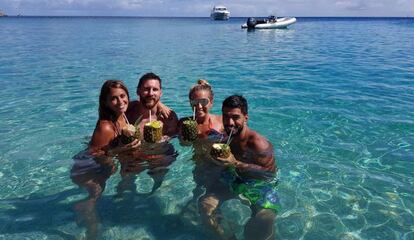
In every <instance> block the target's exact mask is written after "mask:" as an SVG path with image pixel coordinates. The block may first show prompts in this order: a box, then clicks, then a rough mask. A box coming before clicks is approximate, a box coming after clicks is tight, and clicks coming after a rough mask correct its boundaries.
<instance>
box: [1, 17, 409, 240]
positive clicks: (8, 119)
mask: <svg viewBox="0 0 414 240" xmlns="http://www.w3.org/2000/svg"><path fill="white" fill-rule="evenodd" d="M244 20H245V19H236V18H233V19H231V20H230V21H227V22H213V21H210V20H209V19H207V18H188V19H175V18H162V19H157V18H2V19H0V38H1V40H0V42H1V44H0V82H1V88H0V96H1V100H2V101H1V102H2V104H1V105H0V116H1V118H0V120H1V121H0V136H1V140H2V141H0V164H1V167H0V182H1V184H0V238H2V239H3V238H4V239H22V238H29V239H44V238H49V239H78V238H83V237H85V235H86V224H85V223H84V222H82V221H81V220H80V218H79V216H78V215H77V212H76V211H74V209H75V205H76V203H78V202H79V201H82V200H83V199H85V197H87V192H86V191H85V190H83V189H80V188H79V187H78V186H77V185H76V184H74V183H73V182H72V181H71V178H70V170H71V168H72V166H73V164H74V162H75V160H76V158H74V156H75V155H77V154H78V153H80V152H81V151H82V150H83V149H84V148H85V146H86V145H85V143H87V142H88V140H89V138H90V135H91V134H92V131H93V129H94V126H95V123H96V120H97V116H98V114H97V106H98V95H99V89H100V86H101V84H102V83H103V81H104V80H106V79H113V78H116V79H122V80H124V81H125V82H126V83H127V85H128V87H129V88H130V92H131V94H132V96H133V98H136V95H135V88H136V84H137V78H138V77H139V76H140V75H142V74H143V73H145V72H148V71H153V72H155V73H157V74H159V75H160V76H161V78H162V79H163V91H164V95H163V97H162V100H163V102H164V103H165V104H167V105H168V106H170V107H171V108H173V109H174V110H175V111H176V112H177V114H178V115H179V116H181V117H183V116H186V115H190V114H191V109H190V107H189V104H188V99H187V94H188V90H189V87H190V86H191V85H192V84H194V83H195V82H196V80H197V79H199V78H205V79H208V80H209V81H210V83H211V84H212V85H213V88H214V92H215V102H214V103H215V105H214V108H213V112H214V113H216V114H219V113H220V105H221V102H222V101H223V99H224V98H225V97H226V96H228V95H231V94H234V93H240V94H243V95H244V96H245V97H246V98H247V99H248V101H249V104H250V105H249V109H250V112H249V116H250V118H249V125H250V127H251V128H253V129H255V130H257V131H258V132H260V133H262V134H263V135H264V136H266V137H267V138H268V139H269V140H270V141H271V142H272V143H273V144H274V146H275V149H276V156H277V164H278V166H279V168H280V172H279V176H280V183H279V189H278V194H279V197H280V199H281V205H282V210H281V211H280V212H279V213H278V216H277V220H276V225H275V226H276V236H277V238H278V239H414V215H413V209H414V190H413V185H414V174H413V169H414V147H413V144H414V106H413V105H414V104H413V103H414V47H413V39H414V20H413V19H407V18H406V19H404V18H403V19H350V18H348V19H347V18H345V19H331V18H322V19H318V18H313V19H306V18H305V19H302V18H299V21H298V22H297V23H296V24H295V25H294V26H292V27H291V28H290V29H286V30H261V31H251V32H247V31H246V30H242V29H240V25H241V24H242V22H244ZM171 143H172V145H173V146H174V147H175V150H176V151H177V153H178V156H177V159H176V161H175V162H173V163H172V164H171V166H170V170H169V171H168V173H167V174H166V176H165V179H164V182H163V183H162V185H161V187H160V188H159V189H158V190H157V191H156V192H155V193H154V194H153V195H151V196H149V197H148V196H147V195H145V193H148V192H149V191H151V187H152V184H153V179H152V178H151V177H150V176H149V175H148V174H147V172H145V171H144V172H142V173H141V174H139V175H138V176H137V178H136V179H135V184H136V189H135V190H136V192H137V193H138V194H130V195H128V196H127V197H124V198H117V197H116V194H117V186H118V185H119V183H120V181H121V175H120V171H121V170H120V166H119V163H117V162H116V163H115V165H116V166H115V167H116V168H115V172H114V174H113V175H112V176H110V177H109V178H108V179H107V180H106V188H105V191H104V193H103V195H102V197H101V198H100V199H99V200H98V203H97V211H96V214H95V215H93V214H92V215H91V216H95V217H96V222H98V223H99V224H98V225H97V227H98V232H99V237H100V238H101V239H127V238H133V239H210V238H211V235H208V233H206V232H205V231H204V228H203V226H201V225H200V219H199V217H198V215H197V210H196V209H194V208H188V207H186V206H188V203H189V201H190V200H191V199H192V197H193V196H192V190H193V189H194V187H195V183H194V181H193V176H192V170H193V168H194V164H193V162H192V161H191V156H192V149H191V147H189V146H180V144H179V143H178V141H177V140H176V139H174V140H173V141H172V142H171ZM223 216H224V219H226V220H225V221H227V224H228V225H229V226H231V227H232V228H233V229H234V230H235V231H236V232H237V236H239V237H240V236H242V233H241V231H242V229H243V228H242V225H243V224H244V223H245V222H246V221H247V218H248V217H249V210H248V207H246V206H244V205H242V204H241V203H240V202H239V201H238V200H232V201H229V202H226V203H225V205H224V206H223Z"/></svg>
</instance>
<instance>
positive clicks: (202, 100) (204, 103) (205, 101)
mask: <svg viewBox="0 0 414 240" xmlns="http://www.w3.org/2000/svg"><path fill="white" fill-rule="evenodd" d="M209 102H210V100H209V99H208V98H200V99H191V100H190V104H191V106H197V105H198V104H201V106H203V107H205V106H207V104H208V103H209Z"/></svg>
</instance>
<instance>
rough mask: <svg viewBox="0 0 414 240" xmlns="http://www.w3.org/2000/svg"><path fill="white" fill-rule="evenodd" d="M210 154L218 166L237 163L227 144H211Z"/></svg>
mask: <svg viewBox="0 0 414 240" xmlns="http://www.w3.org/2000/svg"><path fill="white" fill-rule="evenodd" d="M210 155H211V157H212V158H213V160H214V161H213V162H214V163H216V164H218V165H220V166H225V167H227V166H234V165H235V164H236V163H237V160H236V158H235V157H234V155H233V154H232V153H231V149H230V146H229V145H228V144H224V143H215V144H213V146H211V151H210Z"/></svg>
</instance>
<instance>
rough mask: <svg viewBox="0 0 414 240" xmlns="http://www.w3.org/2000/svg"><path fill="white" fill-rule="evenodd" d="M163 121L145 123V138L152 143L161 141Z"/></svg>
mask: <svg viewBox="0 0 414 240" xmlns="http://www.w3.org/2000/svg"><path fill="white" fill-rule="evenodd" d="M161 138H162V123H161V122H160V121H151V122H149V123H146V124H145V125H144V140H145V141H146V142H150V143H156V142H159V141H161Z"/></svg>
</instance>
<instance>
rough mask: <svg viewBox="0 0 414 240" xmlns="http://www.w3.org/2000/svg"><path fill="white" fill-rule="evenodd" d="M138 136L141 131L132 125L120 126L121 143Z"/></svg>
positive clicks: (128, 141) (126, 142) (130, 140)
mask: <svg viewBox="0 0 414 240" xmlns="http://www.w3.org/2000/svg"><path fill="white" fill-rule="evenodd" d="M140 137H141V133H140V131H139V128H136V127H134V125H132V124H128V125H126V126H125V127H124V128H122V135H121V142H122V143H123V144H128V143H131V142H132V141H134V140H135V139H140Z"/></svg>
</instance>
